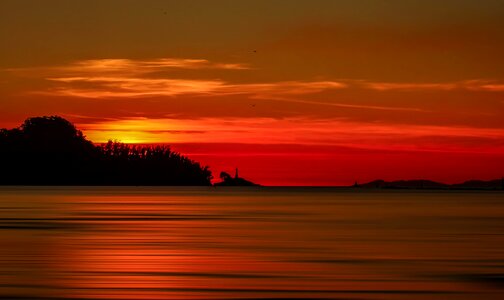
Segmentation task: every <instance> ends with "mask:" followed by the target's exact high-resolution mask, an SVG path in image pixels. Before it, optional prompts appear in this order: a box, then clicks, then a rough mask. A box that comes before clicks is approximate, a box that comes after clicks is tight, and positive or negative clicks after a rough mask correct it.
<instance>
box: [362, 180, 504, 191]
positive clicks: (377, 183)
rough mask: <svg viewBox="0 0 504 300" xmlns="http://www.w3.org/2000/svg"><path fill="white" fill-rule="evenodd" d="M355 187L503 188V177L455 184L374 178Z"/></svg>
mask: <svg viewBox="0 0 504 300" xmlns="http://www.w3.org/2000/svg"><path fill="white" fill-rule="evenodd" d="M353 187H355V188H362V189H430V190H440V189H442V190H448V189H456V190H504V178H502V179H495V180H488V181H484V180H468V181H465V182H462V183H457V184H446V183H441V182H436V181H432V180H422V179H417V180H397V181H384V180H374V181H371V182H367V183H364V184H359V183H357V182H356V183H355V184H354V185H353Z"/></svg>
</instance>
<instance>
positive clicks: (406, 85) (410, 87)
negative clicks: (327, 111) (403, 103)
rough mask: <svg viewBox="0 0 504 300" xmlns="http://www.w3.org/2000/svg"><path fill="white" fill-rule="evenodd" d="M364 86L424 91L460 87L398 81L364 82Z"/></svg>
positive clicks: (375, 88) (380, 89) (456, 86)
mask: <svg viewBox="0 0 504 300" xmlns="http://www.w3.org/2000/svg"><path fill="white" fill-rule="evenodd" d="M362 85H363V86H364V88H367V89H372V90H377V91H389V90H402V91H422V90H440V91H449V90H454V89H456V88H458V87H459V84H457V83H397V82H364V83H362Z"/></svg>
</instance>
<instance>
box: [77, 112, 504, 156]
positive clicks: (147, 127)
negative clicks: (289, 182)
mask: <svg viewBox="0 0 504 300" xmlns="http://www.w3.org/2000/svg"><path fill="white" fill-rule="evenodd" d="M81 126H82V128H83V129H84V131H85V133H86V134H87V135H88V137H89V138H90V139H91V140H93V141H95V142H104V141H106V140H107V139H110V138H117V139H119V140H123V141H129V142H131V141H134V142H139V143H142V142H152V143H155V142H167V143H192V142H196V143H227V142H229V141H239V142H240V143H251V144H257V143H262V142H265V143H274V144H303V145H331V146H345V147H354V148H365V149H383V150H415V151H455V152H460V151H462V152H467V151H468V152H471V151H472V152H478V151H479V152H499V151H500V152H502V150H503V149H504V143H503V142H502V140H503V138H504V129H502V128H476V127H467V126H465V127H464V126H431V125H407V124H391V123H365V122H355V121H349V120H345V119H326V120H324V119H309V118H285V119H273V118H225V119H222V118H201V119H170V118H165V119H149V118H126V119H118V120H114V121H103V122H96V123H95V122H91V123H87V124H86V123H84V124H82V125H81ZM203 132H204V135H202V134H201V133H203Z"/></svg>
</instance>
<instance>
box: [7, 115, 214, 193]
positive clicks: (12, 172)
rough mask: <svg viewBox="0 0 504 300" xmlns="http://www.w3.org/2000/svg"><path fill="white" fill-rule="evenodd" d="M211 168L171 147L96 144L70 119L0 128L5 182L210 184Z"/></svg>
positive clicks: (39, 119)
mask: <svg viewBox="0 0 504 300" xmlns="http://www.w3.org/2000/svg"><path fill="white" fill-rule="evenodd" d="M211 178H212V174H211V172H210V170H208V167H203V166H201V165H200V164H199V163H197V162H194V161H192V160H190V159H188V158H187V157H185V156H182V155H180V154H179V153H176V152H173V151H171V150H170V148H169V147H168V146H163V145H158V146H140V145H127V144H122V143H118V142H112V141H109V142H108V143H107V144H105V145H98V146H97V145H94V144H93V143H91V142H90V141H88V140H86V138H85V137H84V135H83V134H82V132H81V131H79V130H77V128H75V126H74V125H73V124H71V123H70V122H69V121H67V120H65V119H63V118H61V117H57V116H51V117H36V118H30V119H28V120H26V121H25V122H24V123H23V124H22V125H21V127H19V128H15V129H11V130H7V129H0V184H1V185H211V182H210V180H211Z"/></svg>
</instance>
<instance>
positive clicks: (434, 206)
mask: <svg viewBox="0 0 504 300" xmlns="http://www.w3.org/2000/svg"><path fill="white" fill-rule="evenodd" d="M0 297H1V298H2V299H4V298H5V299H294V298H298V299H481V300H483V299H504V193H502V192H500V193H499V192H427V191H425V192H404V191H375V192H369V191H368V192H365V191H352V190H338V189H306V188H305V189H300V188H297V189H296V188H292V189H287V188H284V189H280V188H277V189H274V188H270V189H268V188H262V189H244V188H228V189H225V188H219V189H215V188H0Z"/></svg>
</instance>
